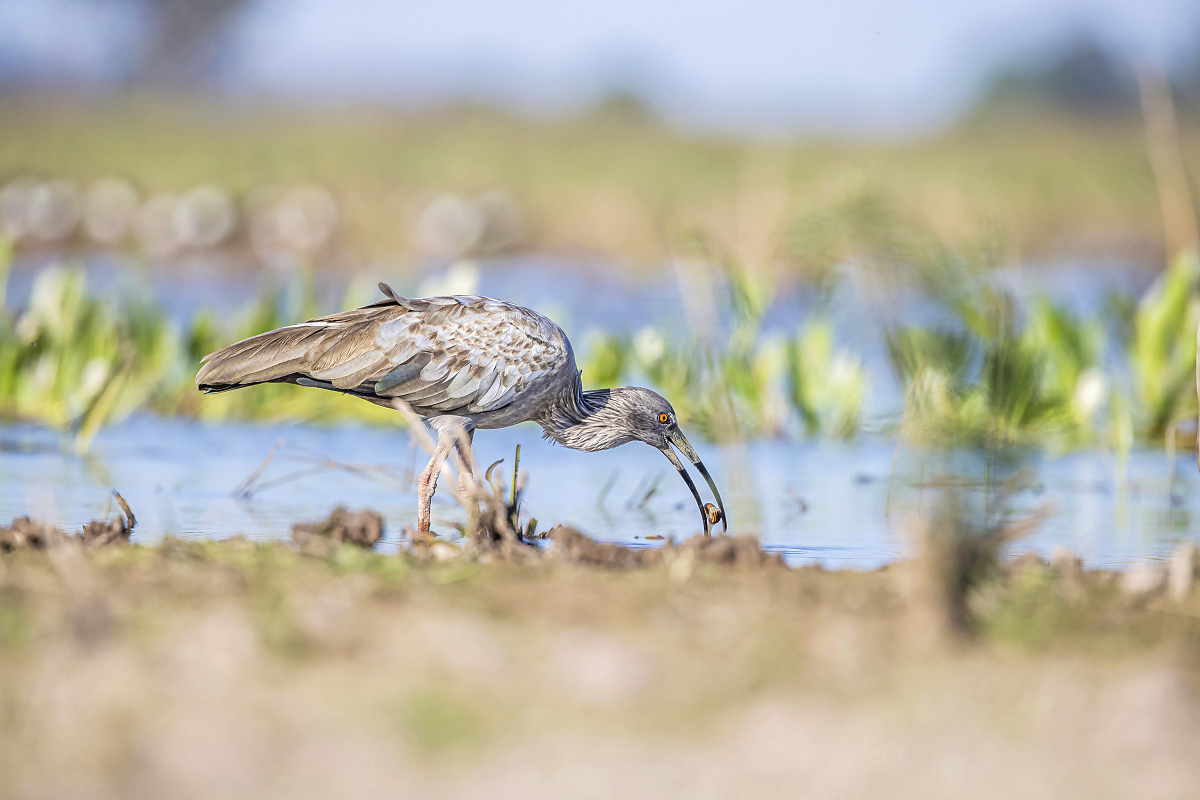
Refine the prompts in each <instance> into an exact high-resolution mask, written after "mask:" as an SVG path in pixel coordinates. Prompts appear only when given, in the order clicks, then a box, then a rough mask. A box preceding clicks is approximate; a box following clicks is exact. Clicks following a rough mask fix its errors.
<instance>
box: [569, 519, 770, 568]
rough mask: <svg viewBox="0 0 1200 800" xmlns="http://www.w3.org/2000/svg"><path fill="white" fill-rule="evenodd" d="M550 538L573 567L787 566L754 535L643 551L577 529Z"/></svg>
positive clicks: (703, 538) (701, 538) (690, 541)
mask: <svg viewBox="0 0 1200 800" xmlns="http://www.w3.org/2000/svg"><path fill="white" fill-rule="evenodd" d="M546 538H548V539H551V540H553V542H554V547H553V548H551V550H550V552H549V556H550V557H551V558H554V559H556V560H558V561H564V562H567V563H571V564H588V565H592V566H600V567H614V568H625V567H641V566H647V565H651V564H662V563H665V562H668V561H674V560H675V559H677V558H681V557H682V558H690V559H693V560H694V561H695V562H697V563H701V562H706V563H710V564H724V565H727V566H739V567H746V566H748V567H772V566H783V557H782V556H780V555H778V554H772V553H766V552H763V550H762V548H761V547H760V546H759V544H758V539H757V538H755V537H753V536H693V537H692V538H691V539H688V540H687V541H684V542H682V543H680V544H678V545H674V544H668V545H666V546H665V547H663V548H645V549H640V548H631V547H625V546H623V545H619V544H607V543H604V542H597V541H596V540H595V539H591V538H589V537H588V536H585V535H584V534H582V533H580V532H579V531H577V530H575V529H573V528H567V527H564V526H562V525H559V526H558V527H556V528H553V529H551V530H550V531H549V532H548V533H547V534H546Z"/></svg>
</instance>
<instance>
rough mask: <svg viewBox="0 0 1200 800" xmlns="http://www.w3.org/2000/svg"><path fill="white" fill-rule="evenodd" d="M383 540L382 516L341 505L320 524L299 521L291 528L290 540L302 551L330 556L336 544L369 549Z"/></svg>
mask: <svg viewBox="0 0 1200 800" xmlns="http://www.w3.org/2000/svg"><path fill="white" fill-rule="evenodd" d="M382 538H383V517H382V516H380V515H379V514H378V513H377V512H375V511H371V510H365V511H348V510H346V508H345V507H343V506H338V507H337V508H335V509H334V510H333V513H332V514H330V515H329V517H328V518H327V519H324V520H321V521H320V522H298V523H296V524H295V525H293V526H292V541H293V542H295V543H296V546H297V547H299V548H300V549H301V550H302V551H304V552H306V553H311V554H314V555H321V556H329V555H332V554H333V552H334V551H335V550H336V549H337V547H336V544H339V543H340V544H352V545H355V546H356V547H361V548H363V549H364V550H370V549H371V548H373V547H374V546H375V545H376V544H378V543H379V540H380V539H382Z"/></svg>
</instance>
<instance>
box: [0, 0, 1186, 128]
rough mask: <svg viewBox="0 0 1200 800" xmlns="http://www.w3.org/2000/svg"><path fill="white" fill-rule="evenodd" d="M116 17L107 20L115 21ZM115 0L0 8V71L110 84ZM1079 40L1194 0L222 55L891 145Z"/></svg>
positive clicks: (983, 7) (619, 24)
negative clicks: (617, 96) (1007, 68)
mask: <svg viewBox="0 0 1200 800" xmlns="http://www.w3.org/2000/svg"><path fill="white" fill-rule="evenodd" d="M123 9H124V10H123ZM127 9H128V6H126V5H123V4H121V3H120V2H119V0H118V2H116V3H110V4H105V3H102V2H97V0H0V58H3V63H4V64H5V65H6V66H7V68H8V69H9V70H10V71H11V70H12V69H13V64H14V61H19V62H22V63H19V64H18V65H17V66H19V67H22V68H29V69H34V70H39V71H41V72H45V71H46V70H50V71H51V72H54V71H57V72H58V73H60V74H63V75H78V74H92V75H98V76H109V77H111V76H113V75H115V74H117V73H118V72H119V70H120V64H121V54H122V52H124V50H126V49H127V48H128V47H129V46H130V42H131V41H133V38H134V37H133V36H132V34H131V31H132V29H133V25H134V24H136V21H135V20H134V19H133V17H132V15H131V14H129V13H128V11H127ZM1085 26H1086V27H1088V28H1089V29H1091V30H1094V31H1096V32H1097V33H1098V34H1100V35H1101V36H1102V37H1104V38H1105V39H1106V40H1108V41H1111V42H1112V43H1113V44H1114V46H1116V47H1118V48H1119V49H1120V50H1122V51H1123V52H1125V53H1128V54H1130V55H1131V56H1132V57H1149V58H1157V59H1164V58H1170V57H1172V56H1174V55H1178V54H1179V53H1180V52H1181V51H1182V50H1183V49H1184V48H1185V46H1186V45H1187V44H1188V43H1189V42H1191V43H1195V42H1196V41H1197V40H1196V34H1197V32H1200V4H1198V3H1197V2H1196V0H974V2H946V1H945V0H907V1H906V2H887V1H886V0H839V1H838V2H831V0H821V1H820V2H778V1H774V0H739V1H737V2H731V1H729V0H722V1H721V2H718V1H717V0H691V1H690V2H683V1H682V0H605V1H604V2H589V3H583V2H567V1H565V0H558V2H554V1H553V0H505V1H504V2H481V1H480V0H436V1H435V2H431V1H430V0H423V2H408V1H407V0H390V1H389V0H262V2H260V4H259V6H258V7H257V8H255V9H253V10H252V12H251V13H250V15H249V16H248V17H247V18H246V19H245V21H244V23H243V24H242V25H241V26H240V27H239V29H238V31H237V35H236V36H235V38H234V41H233V42H232V43H231V46H230V48H229V51H228V52H227V54H226V56H225V58H224V59H223V62H222V63H223V67H222V80H223V82H224V84H225V85H226V86H227V88H230V89H231V90H235V91H254V92H267V93H270V94H273V95H284V96H288V97H291V98H294V99H300V100H311V99H318V98H319V99H327V98H335V99H343V100H363V99H365V100H372V101H378V100H388V101H395V102H402V103H410V104H413V103H426V102H437V101H439V100H442V99H446V98H448V97H464V96H466V97H474V98H479V99H485V100H491V101H499V102H503V103H507V104H512V105H516V106H518V107H522V108H526V109H530V110H535V111H553V110H557V109H561V108H564V107H571V106H572V105H579V104H582V103H585V102H587V101H588V100H590V99H591V98H593V97H594V96H595V95H596V94H598V93H600V92H602V91H603V90H604V89H605V88H608V87H611V86H613V85H615V84H622V83H627V84H632V85H636V86H638V87H640V88H641V89H642V90H644V91H645V92H647V93H648V94H649V95H650V96H651V97H652V98H653V99H654V100H655V101H656V102H657V103H658V104H659V105H660V106H661V107H662V108H664V109H665V110H666V111H667V113H668V114H669V115H670V116H671V117H673V118H674V119H676V120H679V121H682V122H687V123H692V124H698V125H703V126H708V127H718V128H720V127H734V128H752V129H807V130H821V129H834V130H847V129H854V130H906V129H913V128H920V127H927V126H930V125H933V124H937V123H938V122H939V121H942V120H944V119H947V118H949V117H950V116H952V115H953V114H954V113H955V112H957V111H958V110H959V109H960V108H961V107H962V105H963V104H964V103H966V102H969V100H970V98H971V97H972V95H973V93H974V92H975V91H976V90H977V89H978V86H979V83H980V81H981V79H982V76H983V75H985V74H986V73H987V72H988V70H989V69H991V68H992V67H993V66H994V65H995V64H997V63H1000V62H1001V61H1004V60H1007V59H1011V58H1013V57H1022V56H1029V55H1033V54H1037V53H1039V52H1042V51H1043V50H1044V48H1046V47H1047V46H1048V45H1049V44H1051V43H1052V42H1054V41H1055V40H1056V39H1057V38H1060V37H1062V36H1064V35H1065V34H1067V33H1068V32H1070V31H1074V30H1079V29H1081V28H1083V27H1085Z"/></svg>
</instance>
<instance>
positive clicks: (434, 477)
mask: <svg viewBox="0 0 1200 800" xmlns="http://www.w3.org/2000/svg"><path fill="white" fill-rule="evenodd" d="M447 455H448V453H447V450H446V449H445V448H444V447H443V446H442V443H441V442H438V447H437V450H436V451H434V454H433V458H431V459H429V464H428V466H426V467H425V471H424V472H422V473H421V477H420V478H418V479H417V533H429V515H430V506H432V504H433V493H434V492H435V491H437V482H438V476H439V475H441V474H442V467H443V466H445V464H446V456H447Z"/></svg>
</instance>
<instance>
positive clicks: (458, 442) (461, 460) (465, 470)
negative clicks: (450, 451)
mask: <svg viewBox="0 0 1200 800" xmlns="http://www.w3.org/2000/svg"><path fill="white" fill-rule="evenodd" d="M474 439H475V431H467V433H466V434H464V435H461V436H457V437H455V439H454V449H455V450H456V451H457V452H458V493H459V495H460V496H461V497H462V499H463V502H464V503H466V502H469V501H470V499H471V496H472V495H473V494H474V492H475V473H474V472H473V471H472V470H471V443H472V442H473V441H474Z"/></svg>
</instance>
